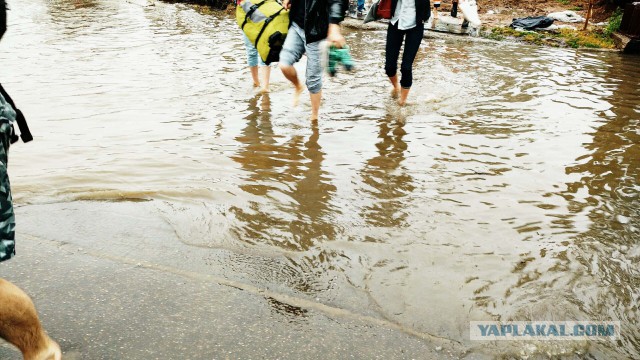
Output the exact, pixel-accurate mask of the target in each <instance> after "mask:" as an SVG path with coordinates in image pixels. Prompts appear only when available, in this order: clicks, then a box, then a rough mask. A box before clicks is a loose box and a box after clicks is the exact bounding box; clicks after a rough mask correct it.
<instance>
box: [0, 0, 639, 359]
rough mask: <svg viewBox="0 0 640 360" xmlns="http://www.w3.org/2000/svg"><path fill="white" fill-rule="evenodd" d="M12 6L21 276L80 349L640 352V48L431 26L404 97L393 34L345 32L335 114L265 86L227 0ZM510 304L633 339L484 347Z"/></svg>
mask: <svg viewBox="0 0 640 360" xmlns="http://www.w3.org/2000/svg"><path fill="white" fill-rule="evenodd" d="M9 5H10V8H11V10H10V12H9V22H10V28H9V31H8V32H7V34H6V35H5V38H4V39H3V41H2V43H0V81H2V83H3V85H4V86H5V87H6V88H7V89H8V91H9V92H10V93H11V94H12V95H13V96H14V99H15V100H16V102H17V103H18V104H20V105H21V108H22V110H23V111H24V112H25V113H26V114H27V115H28V118H29V121H30V125H31V127H32V132H33V133H34V135H35V141H34V142H32V143H29V144H16V145H14V146H13V147H12V150H11V151H12V152H11V161H10V176H11V181H12V185H13V190H14V197H15V200H16V205H17V209H16V216H17V226H18V228H17V232H18V243H17V246H18V256H17V258H16V259H15V260H12V261H9V262H6V263H3V264H0V276H2V277H6V278H8V279H10V280H12V281H14V282H16V283H17V284H19V285H21V286H23V287H24V288H25V289H26V290H27V291H28V292H29V293H30V294H31V295H32V296H33V298H34V300H35V302H36V304H37V305H38V309H39V311H40V312H41V315H42V319H43V322H44V323H45V325H46V327H47V329H48V330H49V332H50V333H51V335H52V336H53V337H54V338H56V339H58V340H60V342H61V345H62V347H63V349H64V351H65V352H66V353H67V355H68V356H70V357H74V356H75V358H80V359H152V358H153V359H154V358H171V359H179V358H185V359H186V358H190V359H210V358H216V359H224V358H296V359H298V358H300V359H301V358H349V357H353V358H366V359H368V358H384V359H389V358H425V359H430V358H434V357H446V356H451V357H456V358H460V357H467V358H493V357H499V356H504V357H509V356H514V357H522V356H534V357H535V356H537V357H541V358H546V357H560V356H563V357H567V358H585V357H591V358H599V359H600V358H602V359H613V358H619V359H626V358H638V357H640V330H639V328H638V326H637V323H638V320H639V317H640V310H639V309H638V305H637V304H638V299H639V297H640V290H638V289H640V267H639V262H640V243H639V242H638V240H639V239H640V220H639V219H640V217H639V216H638V215H639V212H640V210H638V209H640V198H639V190H640V170H639V168H640V130H639V122H640V120H639V119H640V91H639V90H640V73H639V72H638V58H635V57H625V56H621V55H619V54H611V53H592V52H584V51H574V50H562V49H548V48H538V47H529V46H518V45H507V44H496V43H478V44H471V43H460V42H454V41H450V40H443V39H436V40H434V39H426V40H425V41H424V42H423V44H422V48H421V50H420V53H419V54H418V57H417V60H416V64H415V68H414V87H413V89H412V93H411V95H410V99H409V101H410V104H409V105H408V106H407V107H406V108H403V109H399V108H398V107H397V106H396V105H395V104H394V103H393V101H391V99H390V98H389V88H388V85H387V80H386V78H385V75H384V71H383V59H384V57H383V55H384V36H385V34H384V32H380V31H356V30H345V35H346V37H347V41H348V42H349V44H350V45H351V47H352V50H353V56H354V58H355V59H356V61H357V70H356V71H355V72H354V73H352V74H345V73H340V74H338V76H337V77H336V78H334V79H329V78H326V79H325V90H324V99H325V102H324V104H323V107H322V109H321V111H322V113H321V119H320V121H318V122H317V123H314V124H312V123H310V122H309V121H308V120H307V116H308V113H309V103H308V97H307V95H306V94H303V97H302V98H303V100H304V101H303V103H302V104H301V106H299V107H297V108H293V107H291V95H292V89H291V88H290V87H289V85H288V84H287V83H286V80H285V79H284V78H283V76H282V75H281V74H280V73H279V71H278V70H277V69H274V70H273V76H272V87H271V92H270V93H269V94H265V95H260V94H256V93H255V92H254V91H253V89H252V88H251V83H250V81H249V78H248V73H247V70H246V65H245V59H244V56H245V55H244V48H243V45H242V41H241V38H240V34H239V30H238V29H237V26H236V25H235V23H234V20H233V19H232V18H231V17H228V16H227V15H224V14H213V15H211V14H201V13H198V12H197V11H195V10H194V9H192V8H190V7H188V6H184V5H176V4H165V3H160V2H153V1H143V0H133V1H125V0H47V1H45V0H21V1H20V2H18V1H15V0H11V1H10V2H9ZM304 61H305V60H304V59H303V61H302V64H300V65H299V69H300V71H301V73H302V72H303V69H304ZM486 320H503V321H509V320H512V321H526V320H598V321H620V322H621V324H622V332H621V338H620V340H619V341H617V342H608V341H592V342H584V341H583V342H579V341H555V342H538V343H531V342H514V341H510V342H493V343H485V342H477V341H471V340H469V322H470V321H486ZM12 356H13V357H14V358H15V357H17V354H16V353H15V352H14V351H13V350H11V349H9V348H4V347H3V348H0V358H5V357H7V358H11V357H12Z"/></svg>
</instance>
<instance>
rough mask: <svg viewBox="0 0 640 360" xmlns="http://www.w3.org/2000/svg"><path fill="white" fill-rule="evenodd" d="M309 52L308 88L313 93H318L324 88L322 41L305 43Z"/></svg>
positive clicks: (306, 50)
mask: <svg viewBox="0 0 640 360" xmlns="http://www.w3.org/2000/svg"><path fill="white" fill-rule="evenodd" d="M305 52H306V53H307V73H306V77H307V81H306V84H307V89H308V90H309V92H310V93H311V94H317V93H319V92H320V91H321V90H322V58H321V57H322V52H321V50H320V41H316V42H313V43H311V44H305Z"/></svg>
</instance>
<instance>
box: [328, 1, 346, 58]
mask: <svg viewBox="0 0 640 360" xmlns="http://www.w3.org/2000/svg"><path fill="white" fill-rule="evenodd" d="M328 1H329V33H328V34H327V40H328V41H329V42H331V43H333V44H334V45H335V46H337V47H343V46H344V45H345V43H346V41H345V39H344V36H342V33H341V31H340V23H341V22H342V20H344V12H345V11H346V8H345V6H344V1H343V0H328Z"/></svg>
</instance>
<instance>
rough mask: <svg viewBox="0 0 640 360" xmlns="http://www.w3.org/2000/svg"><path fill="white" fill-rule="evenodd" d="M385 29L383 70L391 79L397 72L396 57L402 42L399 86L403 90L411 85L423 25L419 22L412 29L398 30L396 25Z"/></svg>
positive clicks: (422, 33)
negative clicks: (385, 43) (385, 41)
mask: <svg viewBox="0 0 640 360" xmlns="http://www.w3.org/2000/svg"><path fill="white" fill-rule="evenodd" d="M399 22H400V21H398V22H396V24H395V25H391V23H389V27H388V28H387V46H386V59H385V64H384V70H385V72H386V73H387V76H389V77H392V76H394V75H396V73H397V72H398V57H399V56H400V47H401V46H402V42H403V41H404V52H403V53H402V64H401V65H400V73H401V74H402V77H401V78H400V86H402V87H403V88H405V89H408V88H410V87H411V84H413V73H412V68H413V60H415V58H416V54H418V50H419V49H420V43H421V42H422V37H423V36H424V24H423V23H422V22H420V23H419V24H417V25H416V26H415V27H414V28H413V29H409V30H398V23H399Z"/></svg>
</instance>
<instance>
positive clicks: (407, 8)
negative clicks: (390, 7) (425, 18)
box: [391, 0, 416, 30]
mask: <svg viewBox="0 0 640 360" xmlns="http://www.w3.org/2000/svg"><path fill="white" fill-rule="evenodd" d="M396 23H398V30H409V29H413V28H414V27H416V3H415V1H414V0H405V1H403V0H398V4H397V5H396V11H395V13H394V14H393V18H391V24H393V25H395V24H396Z"/></svg>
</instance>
